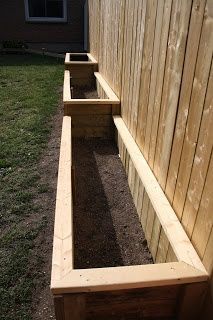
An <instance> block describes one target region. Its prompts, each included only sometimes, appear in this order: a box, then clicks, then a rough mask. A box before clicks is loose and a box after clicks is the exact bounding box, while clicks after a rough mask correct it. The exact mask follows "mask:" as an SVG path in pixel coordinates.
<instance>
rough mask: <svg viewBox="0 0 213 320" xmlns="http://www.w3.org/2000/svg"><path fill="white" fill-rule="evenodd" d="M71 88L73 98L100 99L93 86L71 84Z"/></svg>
mask: <svg viewBox="0 0 213 320" xmlns="http://www.w3.org/2000/svg"><path fill="white" fill-rule="evenodd" d="M72 88H73V89H72V93H73V94H72V98H73V99H100V97H99V96H98V92H97V90H96V88H95V87H83V86H73V87H72Z"/></svg>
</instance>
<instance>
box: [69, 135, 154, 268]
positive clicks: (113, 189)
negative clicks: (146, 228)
mask: <svg viewBox="0 0 213 320" xmlns="http://www.w3.org/2000/svg"><path fill="white" fill-rule="evenodd" d="M73 157H74V166H75V171H76V172H75V180H76V204H75V206H74V243H75V250H74V259H75V268H79V269H80V268H83V269H84V268H101V267H115V266H128V265H138V264H149V263H153V261H152V258H151V254H150V252H149V250H148V247H147V242H146V240H145V236H144V232H143V229H142V227H141V224H140V222H139V219H138V214H137V211H136V208H135V206H134V203H133V199H132V196H131V193H130V189H129V186H128V181H127V176H126V172H125V170H124V168H123V165H122V162H121V160H120V157H119V155H118V149H117V146H116V144H115V142H114V141H112V140H104V139H99V138H92V139H73Z"/></svg>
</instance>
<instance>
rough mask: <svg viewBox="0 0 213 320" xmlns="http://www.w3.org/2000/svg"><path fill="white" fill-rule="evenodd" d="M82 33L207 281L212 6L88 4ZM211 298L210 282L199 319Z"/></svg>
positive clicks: (211, 238) (211, 239)
mask: <svg viewBox="0 0 213 320" xmlns="http://www.w3.org/2000/svg"><path fill="white" fill-rule="evenodd" d="M89 33H90V52H91V53H92V54H93V56H94V57H95V58H96V59H97V60H98V62H99V71H100V73H101V74H102V75H103V77H104V78H105V79H106V80H107V81H108V82H109V84H110V85H111V87H112V88H113V90H114V91H115V93H116V94H117V95H118V96H119V98H120V99H121V112H122V117H123V119H124V121H125V123H126V125H127V127H128V129H129V131H130V133H131V134H132V136H133V138H134V139H135V141H136V143H137V144H138V146H139V148H140V150H141V151H142V152H143V154H144V156H145V158H146V160H147V162H148V164H149V166H150V168H151V169H152V171H153V172H154V174H155V176H156V178H157V179H158V182H159V184H160V185H161V188H162V189H163V190H164V192H165V194H166V196H167V198H168V200H169V201H170V203H171V205H172V207H173V209H174V210H175V212H176V214H177V216H178V218H179V220H180V221H181V224H182V225H183V227H184V229H185V230H186V233H187V234H188V236H189V238H190V239H191V241H192V243H193V245H194V247H195V248H196V250H197V252H198V254H199V256H200V258H201V260H202V262H203V264H204V265H205V267H206V269H207V271H208V272H209V274H210V275H211V276H212V273H213V214H212V212H213V187H212V181H213V156H212V147H213V130H212V127H213V107H212V105H213V101H212V99H213V87H212V85H213V67H212V53H213V1H212V0H187V1H185V0H175V1H172V0H158V1H156V0H89ZM134 171H135V168H134V167H130V165H129V170H128V175H129V176H131V180H132V179H133V181H132V184H133V185H135V186H136V185H137V175H135V173H134ZM137 197H138V198H140V197H142V195H141V194H140V192H139V194H138V195H137ZM142 201H145V200H142ZM144 206H145V204H144ZM152 228H153V231H155V230H154V228H155V226H154V225H153V227H152ZM153 231H152V232H153ZM158 234H159V235H158V240H157V241H159V242H160V241H162V242H164V247H165V241H167V239H165V237H164V234H161V233H160V232H158ZM159 247H160V246H159ZM168 250H169V247H168ZM168 253H169V251H167V253H165V254H167V255H168ZM212 293H213V281H212V288H210V289H209V295H208V299H207V301H206V308H205V311H206V314H205V315H204V317H203V319H207V318H208V315H209V317H210V316H212V313H211V312H210V310H212V309H211V307H212V306H211V301H212V300H211V299H212V297H211V294H212Z"/></svg>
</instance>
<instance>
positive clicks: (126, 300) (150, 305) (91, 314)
mask: <svg viewBox="0 0 213 320" xmlns="http://www.w3.org/2000/svg"><path fill="white" fill-rule="evenodd" d="M180 289H181V287H180V286H167V287H157V288H143V289H134V290H118V291H107V292H93V293H92V292H90V293H82V294H78V295H77V294H66V295H63V306H64V319H65V320H68V319H72V320H80V319H81V320H83V319H84V320H98V319H103V320H109V319H150V318H152V319H155V318H156V319H173V318H174V317H175V315H176V308H177V303H178V299H179V294H180ZM62 319H63V318H62ZM57 320H61V319H60V318H57Z"/></svg>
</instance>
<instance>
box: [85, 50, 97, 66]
mask: <svg viewBox="0 0 213 320" xmlns="http://www.w3.org/2000/svg"><path fill="white" fill-rule="evenodd" d="M87 57H88V58H89V60H91V61H92V62H94V63H95V64H98V61H97V60H96V59H95V58H94V57H93V55H92V54H91V53H87Z"/></svg>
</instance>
